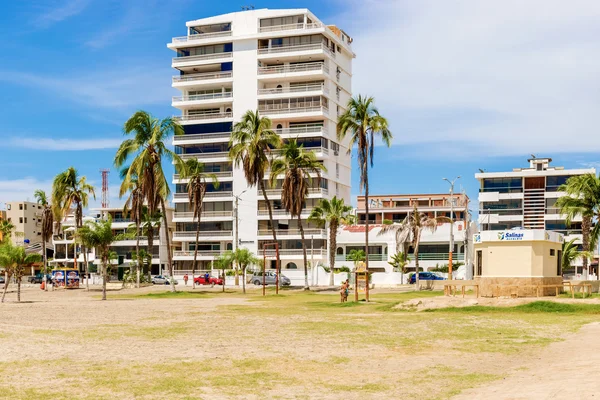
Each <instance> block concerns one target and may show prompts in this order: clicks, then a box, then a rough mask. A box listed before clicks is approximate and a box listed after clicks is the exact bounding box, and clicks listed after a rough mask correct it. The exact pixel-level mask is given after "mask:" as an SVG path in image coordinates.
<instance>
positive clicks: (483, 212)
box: [475, 157, 596, 240]
mask: <svg viewBox="0 0 600 400" xmlns="http://www.w3.org/2000/svg"><path fill="white" fill-rule="evenodd" d="M527 161H528V162H529V167H528V168H515V169H513V170H512V171H510V172H482V173H477V174H475V178H477V179H478V180H479V182H480V189H479V224H480V227H481V229H482V230H505V229H512V228H519V227H522V228H526V229H546V230H552V231H557V232H560V233H562V234H564V235H566V238H567V240H570V239H571V238H573V237H576V238H581V217H579V218H576V219H575V220H574V221H573V222H572V223H571V224H570V225H567V224H566V221H565V216H564V215H561V214H560V212H559V209H558V208H557V207H556V200H558V198H559V197H561V196H564V195H565V193H564V192H560V191H558V188H559V187H560V185H562V184H564V183H565V182H566V181H567V179H569V178H570V177H572V176H576V175H583V174H596V170H595V169H594V168H582V169H564V167H555V166H551V165H550V163H551V162H552V159H551V158H536V157H534V158H530V159H529V160H527Z"/></svg>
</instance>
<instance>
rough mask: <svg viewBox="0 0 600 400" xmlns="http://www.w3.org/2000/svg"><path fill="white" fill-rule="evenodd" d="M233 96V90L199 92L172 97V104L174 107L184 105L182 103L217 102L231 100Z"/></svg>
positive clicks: (191, 104) (189, 104)
mask: <svg viewBox="0 0 600 400" xmlns="http://www.w3.org/2000/svg"><path fill="white" fill-rule="evenodd" d="M232 97H233V92H218V93H209V94H197V95H192V96H174V97H173V98H172V99H171V104H172V105H173V107H177V106H182V105H188V106H193V105H198V104H204V103H215V102H223V101H225V100H227V101H229V102H231V100H230V99H231V98H232Z"/></svg>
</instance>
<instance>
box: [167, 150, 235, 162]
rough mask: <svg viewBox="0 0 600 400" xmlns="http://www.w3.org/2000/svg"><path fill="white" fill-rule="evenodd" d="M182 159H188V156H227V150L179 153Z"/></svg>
mask: <svg viewBox="0 0 600 400" xmlns="http://www.w3.org/2000/svg"><path fill="white" fill-rule="evenodd" d="M179 156H180V157H181V158H182V159H183V160H188V159H190V158H201V159H203V160H205V159H209V158H228V157H229V152H227V151H216V152H214V153H187V154H180V155H179Z"/></svg>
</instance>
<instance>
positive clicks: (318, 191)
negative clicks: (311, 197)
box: [265, 188, 328, 196]
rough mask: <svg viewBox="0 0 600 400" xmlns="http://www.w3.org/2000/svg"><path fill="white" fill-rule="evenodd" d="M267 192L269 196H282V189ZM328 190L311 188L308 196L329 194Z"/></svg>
mask: <svg viewBox="0 0 600 400" xmlns="http://www.w3.org/2000/svg"><path fill="white" fill-rule="evenodd" d="M265 191H266V192H267V196H277V195H281V188H279V189H268V190H265ZM327 193H328V190H327V189H326V188H309V189H308V194H327Z"/></svg>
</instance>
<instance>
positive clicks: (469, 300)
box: [396, 295, 600, 311]
mask: <svg viewBox="0 0 600 400" xmlns="http://www.w3.org/2000/svg"><path fill="white" fill-rule="evenodd" d="M540 300H544V301H552V302H556V303H566V304H600V298H598V297H595V298H590V299H569V298H560V297H559V298H555V297H544V298H538V297H519V298H508V297H500V298H498V297H494V298H491V297H479V298H475V297H474V296H472V295H471V296H465V298H463V297H460V296H456V297H452V296H440V297H432V298H423V299H412V300H409V301H407V302H405V303H402V304H399V305H398V306H396V308H399V309H414V310H416V311H425V310H434V309H439V308H448V307H471V306H492V307H514V306H518V305H521V304H527V303H532V302H534V301H540Z"/></svg>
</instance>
